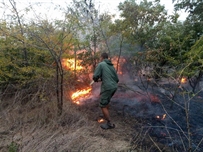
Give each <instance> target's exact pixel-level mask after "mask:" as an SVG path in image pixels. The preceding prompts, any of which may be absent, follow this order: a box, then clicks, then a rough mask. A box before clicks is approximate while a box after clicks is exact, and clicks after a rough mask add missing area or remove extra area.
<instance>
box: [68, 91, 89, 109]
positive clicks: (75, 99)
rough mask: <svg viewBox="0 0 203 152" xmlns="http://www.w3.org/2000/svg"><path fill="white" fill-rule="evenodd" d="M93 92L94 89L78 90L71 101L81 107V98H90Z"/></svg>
mask: <svg viewBox="0 0 203 152" xmlns="http://www.w3.org/2000/svg"><path fill="white" fill-rule="evenodd" d="M91 90H92V88H89V87H88V88H87V89H83V90H78V91H76V92H74V93H73V94H72V95H71V99H72V100H73V102H74V103H76V104H78V105H79V104H80V102H79V100H80V99H81V98H86V97H88V96H89V95H90V92H91Z"/></svg>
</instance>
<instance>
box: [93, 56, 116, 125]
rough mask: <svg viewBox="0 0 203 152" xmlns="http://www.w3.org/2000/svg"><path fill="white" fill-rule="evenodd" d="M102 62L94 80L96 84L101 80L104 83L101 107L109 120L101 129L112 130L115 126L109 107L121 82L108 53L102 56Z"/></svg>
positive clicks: (95, 72)
mask: <svg viewBox="0 0 203 152" xmlns="http://www.w3.org/2000/svg"><path fill="white" fill-rule="evenodd" d="M101 60H102V62H100V63H99V64H98V66H97V67H96V69H95V71H94V75H93V80H94V81H95V82H98V81H99V79H100V80H101V81H102V84H101V90H100V104H99V106H100V107H101V110H102V113H103V115H104V118H105V119H106V120H107V123H106V124H102V125H101V128H102V129H111V128H115V125H114V124H112V123H111V121H110V116H109V110H108V107H109V102H110V100H111V98H112V96H113V95H114V93H115V92H116V90H117V88H118V85H117V83H118V82H119V79H118V75H117V73H116V70H115V68H114V66H113V64H112V63H111V61H110V60H109V59H108V54H107V53H102V54H101Z"/></svg>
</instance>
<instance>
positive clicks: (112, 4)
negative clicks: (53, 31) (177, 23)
mask: <svg viewBox="0 0 203 152" xmlns="http://www.w3.org/2000/svg"><path fill="white" fill-rule="evenodd" d="M93 1H95V2H96V4H97V7H100V9H99V10H105V11H109V12H111V13H113V14H118V13H117V10H118V9H117V6H118V5H119V3H120V2H124V1H125V0H93ZM139 1H140V0H136V2H137V3H139ZM2 2H5V3H6V4H9V2H8V0H0V6H1V7H0V13H1V11H2V4H1V3H2ZM15 2H16V4H17V8H19V9H20V8H24V7H26V6H29V4H34V3H36V2H40V3H41V5H40V6H37V7H35V10H36V13H37V14H38V13H39V12H41V14H42V15H44V14H48V15H47V16H46V17H47V18H49V17H52V18H58V17H59V15H58V13H57V12H58V11H56V10H54V6H55V5H60V6H62V7H65V6H66V5H68V4H70V2H72V0H15ZM160 3H161V4H162V5H165V9H166V10H167V11H168V14H172V13H173V4H172V0H161V2H160ZM4 10H5V8H4ZM1 14H2V13H1ZM0 18H1V16H0ZM185 18H186V13H184V12H182V13H181V16H180V18H179V20H185Z"/></svg>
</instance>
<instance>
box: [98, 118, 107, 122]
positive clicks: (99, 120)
mask: <svg viewBox="0 0 203 152" xmlns="http://www.w3.org/2000/svg"><path fill="white" fill-rule="evenodd" d="M97 121H98V123H102V122H104V121H105V120H104V119H103V118H101V119H98V120H97Z"/></svg>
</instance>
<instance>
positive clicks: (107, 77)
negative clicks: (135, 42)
mask: <svg viewBox="0 0 203 152" xmlns="http://www.w3.org/2000/svg"><path fill="white" fill-rule="evenodd" d="M94 76H95V77H96V76H99V77H100V79H101V80H102V84H101V93H102V92H104V91H106V90H111V89H116V88H117V87H118V85H117V83H118V81H119V79H118V76H117V74H116V70H115V68H114V66H113V64H112V63H111V61H110V60H108V59H104V60H103V61H102V62H100V63H99V64H98V66H97V68H96V70H95V72H94Z"/></svg>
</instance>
